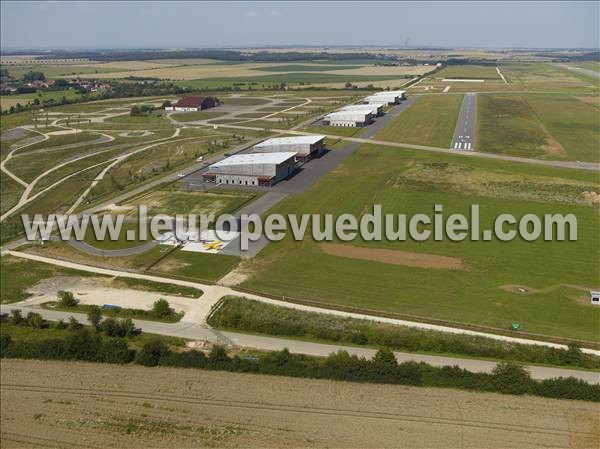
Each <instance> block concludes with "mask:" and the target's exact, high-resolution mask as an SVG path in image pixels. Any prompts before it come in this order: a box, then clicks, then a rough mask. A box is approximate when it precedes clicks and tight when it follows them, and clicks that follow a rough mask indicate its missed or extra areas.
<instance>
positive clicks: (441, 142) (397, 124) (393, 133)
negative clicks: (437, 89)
mask: <svg viewBox="0 0 600 449" xmlns="http://www.w3.org/2000/svg"><path fill="white" fill-rule="evenodd" d="M462 99H463V96H462V95H423V96H421V97H420V98H419V99H418V100H417V101H416V103H415V104H414V105H412V106H411V107H410V108H408V109H407V110H406V111H404V112H402V113H401V114H400V115H399V116H398V117H397V118H395V119H394V120H393V121H392V122H390V123H389V124H388V125H387V126H386V127H385V128H384V129H382V130H381V131H380V132H378V133H377V134H376V135H375V138H376V139H379V140H389V141H391V142H405V143H414V144H419V145H431V146H437V147H442V148H447V147H449V146H450V144H451V142H452V136H453V134H454V128H455V127H456V120H457V118H458V112H459V111H460V106H461V103H462Z"/></svg>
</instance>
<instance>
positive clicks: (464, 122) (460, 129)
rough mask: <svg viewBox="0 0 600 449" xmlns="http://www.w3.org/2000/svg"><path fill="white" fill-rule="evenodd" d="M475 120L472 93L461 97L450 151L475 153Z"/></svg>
mask: <svg viewBox="0 0 600 449" xmlns="http://www.w3.org/2000/svg"><path fill="white" fill-rule="evenodd" d="M476 119H477V95H476V94H475V93H473V92H469V93H467V94H466V95H465V96H464V97H463V101H462V105H461V107H460V113H459V114H458V120H457V121H456V129H455V131H454V137H453V138H452V149H454V150H459V151H475V121H476Z"/></svg>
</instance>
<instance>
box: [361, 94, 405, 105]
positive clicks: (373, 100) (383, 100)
mask: <svg viewBox="0 0 600 449" xmlns="http://www.w3.org/2000/svg"><path fill="white" fill-rule="evenodd" d="M401 100H402V98H401V97H400V96H399V95H398V94H388V93H386V92H385V93H384V92H381V93H379V94H375V95H369V96H368V97H365V98H364V99H363V100H362V102H363V103H365V104H399V103H400V101H401Z"/></svg>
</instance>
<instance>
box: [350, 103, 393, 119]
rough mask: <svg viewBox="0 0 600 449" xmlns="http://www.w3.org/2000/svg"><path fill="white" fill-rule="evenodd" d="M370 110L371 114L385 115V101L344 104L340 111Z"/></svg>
mask: <svg viewBox="0 0 600 449" xmlns="http://www.w3.org/2000/svg"><path fill="white" fill-rule="evenodd" d="M362 110H370V111H371V114H372V115H373V116H374V117H375V116H377V115H383V103H381V104H351V105H349V106H344V107H343V108H341V109H340V111H362Z"/></svg>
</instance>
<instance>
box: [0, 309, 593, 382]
mask: <svg viewBox="0 0 600 449" xmlns="http://www.w3.org/2000/svg"><path fill="white" fill-rule="evenodd" d="M14 309H17V310H21V312H22V313H23V315H26V314H27V313H28V312H31V311H35V312H37V313H39V314H41V315H42V316H43V317H44V318H45V319H47V320H50V321H58V320H60V319H62V320H65V321H67V320H68V319H69V318H70V317H71V316H73V317H74V318H76V319H77V320H78V321H79V322H81V323H87V316H86V315H85V314H82V313H70V312H59V311H54V310H46V309H41V308H33V307H24V306H17V305H11V304H7V305H2V306H1V307H0V312H2V313H9V312H10V311H11V310H14ZM134 324H135V326H136V327H137V328H139V329H141V330H142V331H143V332H147V333H152V334H158V335H167V336H172V337H181V338H187V339H192V340H206V341H210V342H213V343H220V344H227V345H232V346H238V347H245V348H253V349H260V350H266V351H279V350H282V349H284V348H287V349H288V350H289V351H290V352H292V353H296V354H306V355H313V356H321V357H325V356H327V355H329V354H331V353H334V352H337V351H342V350H343V351H347V352H348V353H349V354H351V355H357V356H359V357H366V358H371V357H373V356H374V355H375V352H376V350H375V349H370V348H359V347H351V346H342V345H333V344H323V343H312V342H306V341H300V340H290V339H285V338H276V337H263V336H259V335H247V334H240V333H237V332H224V331H218V330H216V329H212V328H211V327H210V326H208V325H206V324H197V323H189V322H179V323H174V324H171V323H159V322H155V321H143V320H134ZM394 355H395V356H396V359H397V360H398V361H399V362H406V361H415V362H425V363H428V364H430V365H433V366H448V365H449V366H458V367H460V368H463V369H466V370H469V371H473V372H486V373H489V372H491V371H492V370H493V369H494V367H495V366H496V362H492V361H486V360H475V359H462V358H457V357H444V356H436V355H425V354H415V353H406V352H394ZM527 368H528V369H529V371H530V373H531V376H532V377H533V378H534V379H540V380H542V379H550V378H554V377H569V376H572V377H575V378H577V379H581V380H584V381H586V382H589V383H594V384H600V374H599V373H597V372H592V371H580V370H574V369H565V368H551V367H543V366H533V365H532V366H528V367H527Z"/></svg>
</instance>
